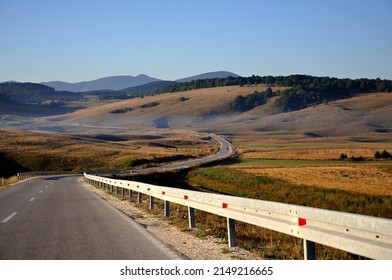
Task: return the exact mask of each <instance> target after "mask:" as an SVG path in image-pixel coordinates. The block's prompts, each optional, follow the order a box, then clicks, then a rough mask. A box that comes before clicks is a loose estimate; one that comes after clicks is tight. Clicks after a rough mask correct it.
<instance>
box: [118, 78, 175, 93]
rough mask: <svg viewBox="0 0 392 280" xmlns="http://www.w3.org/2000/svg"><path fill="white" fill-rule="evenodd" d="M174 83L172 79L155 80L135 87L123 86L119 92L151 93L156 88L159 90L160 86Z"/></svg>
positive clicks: (163, 86)
mask: <svg viewBox="0 0 392 280" xmlns="http://www.w3.org/2000/svg"><path fill="white" fill-rule="evenodd" d="M174 84H176V82H172V81H156V82H151V83H148V84H144V85H140V86H136V87H129V88H124V89H122V90H121V92H123V93H125V94H136V93H152V92H156V91H157V90H160V89H162V88H165V87H168V86H171V85H174Z"/></svg>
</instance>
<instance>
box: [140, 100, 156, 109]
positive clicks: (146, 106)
mask: <svg viewBox="0 0 392 280" xmlns="http://www.w3.org/2000/svg"><path fill="white" fill-rule="evenodd" d="M158 105H159V102H156V101H154V102H150V103H147V104H143V105H141V106H140V108H151V107H155V106H158Z"/></svg>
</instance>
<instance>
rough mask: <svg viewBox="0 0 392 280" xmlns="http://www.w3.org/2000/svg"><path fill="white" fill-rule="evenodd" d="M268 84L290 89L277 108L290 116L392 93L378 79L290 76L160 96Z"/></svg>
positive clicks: (193, 85)
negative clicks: (361, 95)
mask: <svg viewBox="0 0 392 280" xmlns="http://www.w3.org/2000/svg"><path fill="white" fill-rule="evenodd" d="M257 84H266V85H270V86H281V87H289V88H288V89H286V90H282V91H278V92H277V93H275V94H274V95H278V98H277V99H276V100H275V103H274V105H275V107H276V108H278V109H279V110H281V111H284V112H288V111H294V110H300V109H303V108H306V107H309V106H314V105H317V104H320V103H323V102H328V101H333V100H337V99H342V98H348V97H352V96H354V95H355V94H358V93H368V92H391V91H392V81H391V80H381V79H379V78H377V79H365V78H362V79H355V80H353V79H348V78H347V79H338V78H330V77H315V76H309V75H290V76H263V77H261V76H254V75H253V76H251V77H227V78H216V79H205V80H196V81H191V82H186V83H178V84H175V85H171V86H169V87H166V88H164V89H161V90H158V91H157V93H166V92H178V91H186V90H193V89H200V88H210V87H220V86H234V85H237V86H238V85H239V86H251V85H257ZM271 96H273V95H271V93H261V94H260V93H254V94H252V95H250V96H249V97H243V96H238V97H237V98H236V99H235V100H234V101H233V103H232V104H231V108H232V109H235V110H238V111H246V110H250V109H252V108H254V107H256V106H260V105H262V104H264V103H265V102H266V99H267V98H270V97H271Z"/></svg>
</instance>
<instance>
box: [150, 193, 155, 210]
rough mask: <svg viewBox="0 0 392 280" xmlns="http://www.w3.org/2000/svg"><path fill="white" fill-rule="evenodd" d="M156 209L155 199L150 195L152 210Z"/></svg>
mask: <svg viewBox="0 0 392 280" xmlns="http://www.w3.org/2000/svg"><path fill="white" fill-rule="evenodd" d="M152 209H154V197H153V196H152V195H150V210H152Z"/></svg>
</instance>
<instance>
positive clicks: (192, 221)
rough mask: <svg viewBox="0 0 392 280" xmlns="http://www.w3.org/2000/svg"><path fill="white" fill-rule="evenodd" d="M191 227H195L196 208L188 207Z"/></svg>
mask: <svg viewBox="0 0 392 280" xmlns="http://www.w3.org/2000/svg"><path fill="white" fill-rule="evenodd" d="M188 220H189V228H194V227H195V208H192V207H188Z"/></svg>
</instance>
